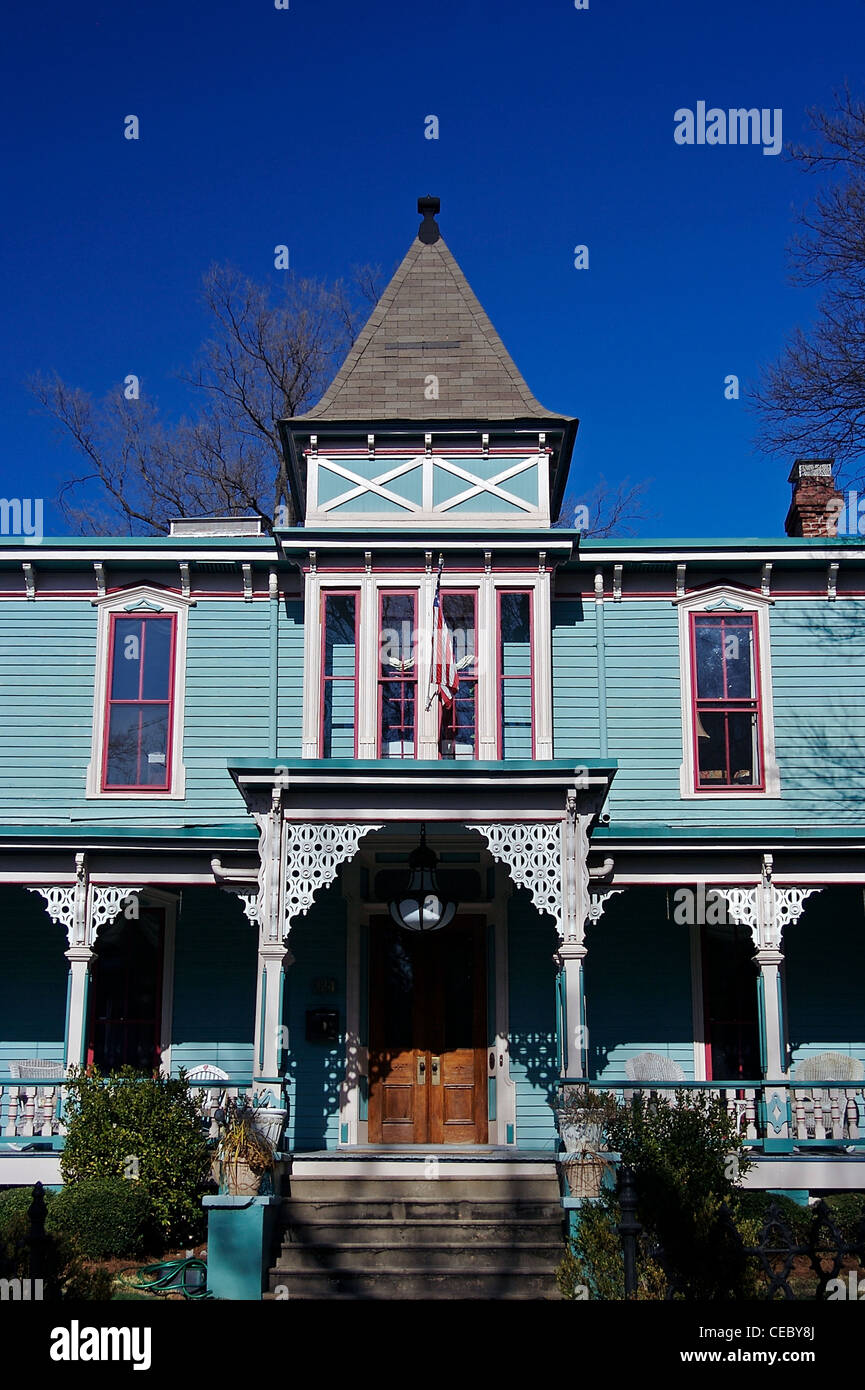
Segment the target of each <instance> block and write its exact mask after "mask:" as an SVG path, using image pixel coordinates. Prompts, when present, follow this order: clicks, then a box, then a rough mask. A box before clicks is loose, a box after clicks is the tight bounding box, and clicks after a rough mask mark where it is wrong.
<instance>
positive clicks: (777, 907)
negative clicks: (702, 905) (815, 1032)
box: [720, 854, 820, 1151]
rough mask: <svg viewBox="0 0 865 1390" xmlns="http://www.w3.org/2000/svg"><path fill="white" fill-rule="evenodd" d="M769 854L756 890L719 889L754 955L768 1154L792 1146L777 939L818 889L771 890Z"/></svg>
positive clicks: (771, 867) (778, 944)
mask: <svg viewBox="0 0 865 1390" xmlns="http://www.w3.org/2000/svg"><path fill="white" fill-rule="evenodd" d="M772 874H773V864H772V855H771V854H764V855H763V868H762V873H761V879H760V884H759V886H758V887H756V888H724V889H721V890H720V891H721V892H722V893H723V896H724V897H725V898H726V900H727V903H728V906H729V910H730V916H731V917H732V918H733V919H734V920H735V921H737V922H741V923H743V924H744V925H745V926H747V927H749V928H750V931H751V936H752V938H753V941H754V945H755V946H756V948H757V953H756V955H755V956H754V957H753V960H754V964H755V965H756V966H757V969H758V971H759V975H758V978H757V1005H758V1018H759V1025H760V1059H761V1064H762V1071H763V1082H764V1085H763V1107H764V1115H765V1125H766V1137H765V1140H764V1145H765V1148H766V1150H767V1151H771V1150H772V1149H778V1150H784V1149H789V1148H790V1147H791V1146H792V1134H793V1127H792V1123H791V1118H790V1105H789V1091H788V1087H787V1084H786V1082H787V1047H786V1033H787V1030H786V1024H785V1020H784V1009H783V1003H782V995H781V965H782V963H783V960H784V955H783V952H782V951H781V938H782V935H783V931H784V928H785V927H786V925H787V923H788V922H797V921H798V920H799V918H800V917H801V916H802V913H803V912H804V910H805V902H806V900H807V899H808V898H810V897H811V895H812V894H813V893H819V891H820V889H819V888H798V887H794V888H776V886H775V884H774V883H773V881H772Z"/></svg>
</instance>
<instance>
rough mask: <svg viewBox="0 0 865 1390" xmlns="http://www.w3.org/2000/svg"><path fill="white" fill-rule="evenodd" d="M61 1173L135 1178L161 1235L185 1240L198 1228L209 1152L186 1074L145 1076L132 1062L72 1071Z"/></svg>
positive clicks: (207, 1186)
mask: <svg viewBox="0 0 865 1390" xmlns="http://www.w3.org/2000/svg"><path fill="white" fill-rule="evenodd" d="M66 1117H67V1134H66V1144H65V1147H64V1149H63V1152H62V1154H61V1157H60V1169H61V1172H62V1174H63V1178H64V1181H65V1182H67V1183H70V1184H76V1183H80V1182H83V1181H84V1180H85V1179H87V1178H120V1179H132V1178H137V1183H136V1185H139V1186H140V1187H141V1188H142V1189H143V1190H144V1191H145V1192H146V1193H147V1194H148V1195H149V1197H150V1201H151V1204H152V1209H153V1217H154V1223H155V1227H156V1230H157V1231H158V1233H159V1238H160V1240H161V1241H162V1242H164V1243H166V1244H172V1245H191V1244H193V1243H194V1242H195V1241H197V1240H199V1239H200V1238H201V1236H202V1235H203V1232H204V1225H205V1223H204V1212H203V1209H202V1206H201V1198H202V1196H203V1195H204V1193H205V1192H207V1191H209V1190H211V1183H210V1153H209V1150H208V1147H207V1140H206V1138H205V1135H204V1131H203V1129H202V1125H201V1118H200V1114H199V1106H198V1102H197V1100H195V1099H194V1098H193V1097H192V1096H191V1095H190V1094H189V1089H188V1082H187V1079H186V1074H185V1073H184V1072H181V1073H180V1076H179V1077H167V1076H159V1075H156V1076H145V1075H143V1074H142V1073H140V1072H136V1071H134V1070H133V1069H132V1067H124V1068H123V1069H122V1070H121V1071H119V1072H111V1073H110V1075H108V1076H103V1075H102V1074H101V1073H100V1072H99V1071H97V1070H96V1069H95V1068H91V1069H89V1070H88V1071H87V1072H80V1071H79V1072H77V1073H76V1074H75V1075H74V1076H73V1078H72V1081H71V1083H70V1085H69V1087H68V1090H67V1098H66Z"/></svg>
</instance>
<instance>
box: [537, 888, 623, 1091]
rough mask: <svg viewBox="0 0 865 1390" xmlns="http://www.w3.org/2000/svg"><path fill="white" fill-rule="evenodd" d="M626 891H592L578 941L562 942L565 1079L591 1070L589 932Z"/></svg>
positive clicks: (559, 956)
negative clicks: (609, 902) (586, 964)
mask: <svg viewBox="0 0 865 1390" xmlns="http://www.w3.org/2000/svg"><path fill="white" fill-rule="evenodd" d="M624 891H625V890H624V889H623V888H608V889H605V890H604V891H603V892H599V893H595V892H592V891H591V890H590V892H589V907H588V911H587V913H586V916H585V919H584V922H583V925H582V928H581V932H580V935H579V937H578V938H576V939H574V940H571V941H563V942H562V944H561V946H560V947H559V949H558V951H557V952H556V955H555V956H554V961H555V963H556V966H557V967H558V969H559V970H560V971H561V993H560V996H559V1005H560V1010H561V1015H560V1019H561V1021H560V1037H561V1047H560V1052H561V1057H560V1065H561V1074H562V1076H587V1075H588V1068H589V1028H588V1024H587V1022H586V975H585V967H584V964H583V962H584V961H585V959H586V956H587V955H588V946H587V945H586V932H587V931H588V927H589V923H590V922H599V921H600V919H601V917H602V916H603V912H604V907H605V906H606V903H607V899H608V898H612V897H614V896H615V894H617V893H623V892H624Z"/></svg>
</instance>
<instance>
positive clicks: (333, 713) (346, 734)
mask: <svg viewBox="0 0 865 1390" xmlns="http://www.w3.org/2000/svg"><path fill="white" fill-rule="evenodd" d="M322 744H323V746H322V750H321V755H322V757H323V758H353V757H354V681H331V680H326V681H325V683H324V737H323V740H322Z"/></svg>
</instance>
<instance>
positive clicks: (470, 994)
mask: <svg viewBox="0 0 865 1390" xmlns="http://www.w3.org/2000/svg"><path fill="white" fill-rule="evenodd" d="M486 989H487V970H486V925H485V923H484V921H483V919H482V918H474V917H458V918H456V919H455V920H454V921H453V922H452V923H451V924H450V926H448V927H445V928H444V929H443V930H442V931H438V932H429V933H424V934H413V933H411V932H407V931H405V930H403V929H402V928H399V927H395V926H394V925H393V924H392V923H391V922H390V921H389V919H388V918H379V919H374V920H373V921H372V922H371V923H370V1048H369V1112H368V1114H369V1141H370V1143H372V1144H485V1143H486V1142H487V1132H488V1126H487V1079H486V1077H487V1024H486Z"/></svg>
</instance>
